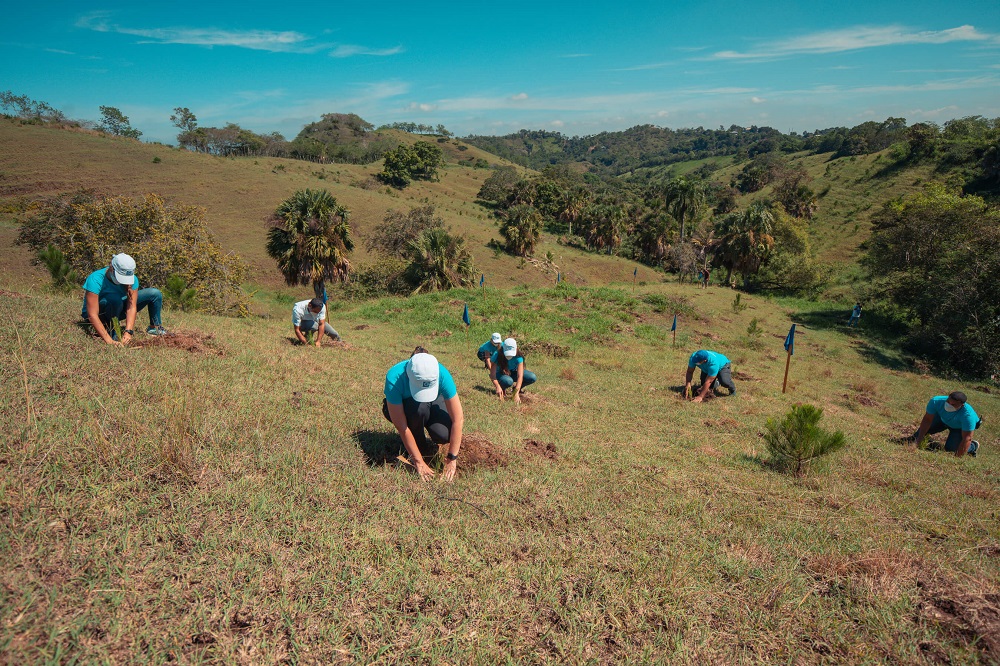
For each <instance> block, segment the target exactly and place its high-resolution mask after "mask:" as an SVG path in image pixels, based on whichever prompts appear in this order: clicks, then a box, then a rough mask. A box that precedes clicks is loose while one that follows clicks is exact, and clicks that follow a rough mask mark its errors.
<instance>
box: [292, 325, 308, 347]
mask: <svg viewBox="0 0 1000 666" xmlns="http://www.w3.org/2000/svg"><path fill="white" fill-rule="evenodd" d="M295 337H296V338H298V339H299V342H301V343H302V344H304V345H305V344H308V341H307V340H306V334H305V333H303V332H302V329H301V328H299V326H298V324H296V325H295Z"/></svg>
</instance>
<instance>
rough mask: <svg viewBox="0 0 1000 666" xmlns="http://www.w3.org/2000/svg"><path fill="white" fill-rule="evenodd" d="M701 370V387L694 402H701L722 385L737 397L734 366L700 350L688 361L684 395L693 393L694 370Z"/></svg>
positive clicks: (712, 352) (720, 355)
mask: <svg viewBox="0 0 1000 666" xmlns="http://www.w3.org/2000/svg"><path fill="white" fill-rule="evenodd" d="M695 368H698V369H699V370H701V387H700V388H699V390H698V395H696V396H694V397H693V398H692V399H691V401H692V402H701V401H702V400H704V399H705V396H707V395H708V392H709V391H710V390H713V389H715V388H716V387H718V386H719V384H722V385H723V386H725V387H726V388H727V389H729V395H736V384H734V383H733V372H732V371H733V364H732V363H730V362H729V359H728V358H726V357H725V356H723V355H722V354H720V353H719V352H714V351H711V350H708V349H699V350H698V351H696V352H695V353H693V354H691V358H689V359H688V367H687V374H686V375H685V377H684V395H685V396H687V395H689V394H690V391H691V379H692V378H693V377H694V369H695Z"/></svg>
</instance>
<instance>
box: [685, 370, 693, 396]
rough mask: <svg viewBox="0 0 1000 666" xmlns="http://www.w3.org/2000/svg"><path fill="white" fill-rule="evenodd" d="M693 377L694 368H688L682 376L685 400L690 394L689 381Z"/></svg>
mask: <svg viewBox="0 0 1000 666" xmlns="http://www.w3.org/2000/svg"><path fill="white" fill-rule="evenodd" d="M693 377H694V368H688V369H687V374H685V375H684V397H685V398H687V397H688V394H689V393H690V392H691V379H692V378H693Z"/></svg>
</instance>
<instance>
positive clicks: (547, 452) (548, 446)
mask: <svg viewBox="0 0 1000 666" xmlns="http://www.w3.org/2000/svg"><path fill="white" fill-rule="evenodd" d="M524 450H525V451H527V452H528V453H534V454H535V455H536V456H541V457H543V458H545V459H546V460H556V459H558V458H559V453H558V452H557V451H556V445H555V444H552V443H545V442H539V441H538V440H537V439H526V440H524Z"/></svg>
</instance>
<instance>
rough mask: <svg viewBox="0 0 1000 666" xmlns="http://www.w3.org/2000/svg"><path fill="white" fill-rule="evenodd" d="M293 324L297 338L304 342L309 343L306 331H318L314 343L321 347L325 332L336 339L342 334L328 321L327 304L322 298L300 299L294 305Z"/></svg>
mask: <svg viewBox="0 0 1000 666" xmlns="http://www.w3.org/2000/svg"><path fill="white" fill-rule="evenodd" d="M292 326H293V327H294V331H295V338H296V339H297V340H298V341H299V342H300V343H302V344H304V345H306V344H309V341H308V340H307V339H306V333H308V332H310V331H315V332H316V340H315V341H314V342H313V344H314V345H316V346H317V347H319V343H320V340H322V339H323V334H324V333H325V334H326V335H329V336H330V337H331V338H333V339H334V340H340V334H339V333H337V331H336V330H335V329H334V328H333V326H330V324H328V323H327V321H326V304H324V303H323V299H322V298H314V299H312V300H311V301H299V302H298V303H296V304H295V306H294V307H292Z"/></svg>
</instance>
